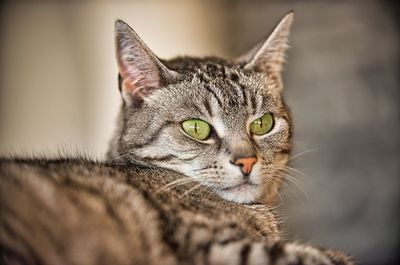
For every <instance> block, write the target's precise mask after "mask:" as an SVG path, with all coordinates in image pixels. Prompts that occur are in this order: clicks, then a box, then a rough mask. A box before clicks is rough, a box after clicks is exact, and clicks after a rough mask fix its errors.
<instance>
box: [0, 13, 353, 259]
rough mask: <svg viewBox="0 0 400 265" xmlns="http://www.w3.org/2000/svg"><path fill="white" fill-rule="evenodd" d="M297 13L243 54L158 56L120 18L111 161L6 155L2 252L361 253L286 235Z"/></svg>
mask: <svg viewBox="0 0 400 265" xmlns="http://www.w3.org/2000/svg"><path fill="white" fill-rule="evenodd" d="M292 20H293V14H292V13H289V14H288V15H286V16H285V17H284V18H283V19H282V21H281V22H280V23H279V24H278V26H277V27H276V28H275V29H274V31H273V32H272V33H271V35H270V36H269V37H268V39H267V40H266V41H265V42H264V43H262V44H261V45H258V46H257V47H255V48H254V49H253V50H251V51H250V52H249V53H248V54H245V55H243V56H241V57H240V58H238V59H236V60H223V59H218V58H203V59H197V58H178V59H173V60H171V61H161V60H159V59H158V58H157V57H156V56H155V55H154V54H153V53H152V52H151V51H150V50H149V49H148V48H147V46H146V45H145V44H144V43H143V42H142V41H141V40H140V38H139V37H138V36H137V34H136V33H135V32H134V31H133V30H132V29H131V28H130V27H129V26H128V25H126V24H125V23H124V22H122V21H117V22H116V44H117V60H118V65H119V73H120V90H121V95H122V98H123V100H122V101H123V103H122V111H121V113H120V116H119V125H118V130H117V132H116V134H115V136H114V138H113V140H112V142H111V148H110V151H109V153H108V158H109V159H108V160H107V161H105V162H95V161H90V160H88V159H84V158H75V159H55V160H49V159H17V158H9V159H7V158H3V159H0V253H1V256H0V262H1V264H10V265H11V264H85V265H86V264H87V265H91V264H117V265H118V264H121V265H122V264H210V265H212V264H353V263H352V261H351V260H350V259H349V258H348V257H347V256H346V255H344V254H342V253H340V252H336V251H333V250H326V249H322V248H319V247H313V246H309V245H304V244H300V243H296V242H285V241H283V240H281V239H280V234H279V229H278V224H277V222H276V220H275V218H274V211H273V207H271V206H268V205H271V204H270V203H271V202H272V201H273V199H274V197H275V195H276V193H277V190H278V186H279V185H278V184H279V182H280V176H281V175H282V174H283V173H284V172H285V164H286V162H287V160H288V156H289V151H290V136H291V132H290V128H291V127H290V123H291V122H290V116H289V113H288V110H287V108H286V106H285V104H284V103H283V100H282V95H281V92H282V82H281V76H280V72H281V67H282V63H283V58H284V52H285V49H286V46H287V39H288V35H289V28H290V25H291V23H292Z"/></svg>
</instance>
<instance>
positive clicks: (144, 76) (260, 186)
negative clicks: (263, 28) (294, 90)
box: [108, 13, 293, 203]
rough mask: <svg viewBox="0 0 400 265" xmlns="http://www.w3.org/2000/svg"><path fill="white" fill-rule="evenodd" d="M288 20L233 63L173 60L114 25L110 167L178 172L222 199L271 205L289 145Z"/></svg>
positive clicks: (125, 28)
mask: <svg viewBox="0 0 400 265" xmlns="http://www.w3.org/2000/svg"><path fill="white" fill-rule="evenodd" d="M292 21H293V13H289V14H288V15H286V16H285V17H284V18H283V19H282V20H281V21H280V23H279V24H278V25H277V26H276V27H275V29H274V30H273V31H272V33H271V34H270V36H269V37H268V38H267V39H266V40H265V41H264V42H262V43H260V44H259V45H257V46H256V47H254V48H253V49H252V50H250V51H249V52H248V53H247V54H245V55H243V56H241V57H239V58H237V59H234V60H225V59H219V58H202V59H200V58H191V57H184V58H177V59H173V60H170V61H161V60H160V59H158V58H157V57H156V56H155V55H154V54H153V53H152V52H151V51H150V49H149V48H148V47H147V46H146V45H145V44H144V43H143V42H142V40H141V39H140V38H139V36H138V35H137V34H136V33H135V32H134V31H133V30H132V29H131V28H130V27H129V26H128V25H127V24H125V23H124V22H122V21H117V22H116V47H117V60H118V66H119V74H120V91H121V94H122V98H123V104H122V110H121V113H120V117H119V119H120V120H119V125H118V126H119V127H118V130H117V133H116V135H115V137H114V139H113V140H112V143H111V148H110V151H109V153H108V158H109V159H114V160H141V161H144V162H148V163H152V164H155V165H158V166H161V167H165V168H169V169H173V170H176V171H178V172H180V173H183V174H185V175H187V176H189V177H190V178H193V179H195V180H197V181H198V182H200V183H201V184H203V185H204V186H207V187H210V188H211V189H212V190H214V191H215V192H216V193H217V194H219V195H220V196H221V197H223V198H225V199H227V200H231V201H235V202H239V203H250V202H254V201H264V202H265V201H270V200H271V199H272V198H273V197H275V195H276V192H277V189H278V184H279V182H280V175H281V173H282V170H283V168H284V165H285V164H286V162H287V160H288V156H289V151H290V146H291V145H290V136H291V132H290V131H291V127H290V126H291V122H290V116H289V113H288V110H287V108H286V106H285V104H284V102H283V99H282V89H283V85H282V81H281V69H282V64H283V61H284V56H285V51H286V48H287V42H288V37H289V30H290V26H291V24H292Z"/></svg>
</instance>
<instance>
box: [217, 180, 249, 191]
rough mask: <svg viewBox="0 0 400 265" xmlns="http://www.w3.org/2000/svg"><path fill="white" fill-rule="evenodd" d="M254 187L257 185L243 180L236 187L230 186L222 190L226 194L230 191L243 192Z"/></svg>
mask: <svg viewBox="0 0 400 265" xmlns="http://www.w3.org/2000/svg"><path fill="white" fill-rule="evenodd" d="M256 186H257V184H255V183H253V182H251V181H249V180H243V181H242V182H241V183H239V184H237V185H234V186H231V187H228V188H223V189H222V190H223V191H227V192H230V191H236V192H238V191H239V192H240V191H244V190H246V189H248V188H250V187H256Z"/></svg>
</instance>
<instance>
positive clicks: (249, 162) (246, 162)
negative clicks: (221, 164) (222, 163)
mask: <svg viewBox="0 0 400 265" xmlns="http://www.w3.org/2000/svg"><path fill="white" fill-rule="evenodd" d="M255 163H257V157H255V156H251V157H241V158H238V159H236V160H234V161H232V164H235V165H237V166H238V167H240V170H241V171H242V173H243V175H245V176H248V175H250V173H251V170H252V169H253V165H254V164H255Z"/></svg>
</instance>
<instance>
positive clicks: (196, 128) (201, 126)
mask: <svg viewBox="0 0 400 265" xmlns="http://www.w3.org/2000/svg"><path fill="white" fill-rule="evenodd" d="M182 129H183V130H184V131H185V133H187V134H188V135H190V136H191V137H193V138H194V139H197V140H201V141H202V140H205V139H207V138H208V137H209V136H210V133H211V126H210V124H208V123H207V122H205V121H202V120H198V119H190V120H186V121H184V122H182Z"/></svg>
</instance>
